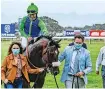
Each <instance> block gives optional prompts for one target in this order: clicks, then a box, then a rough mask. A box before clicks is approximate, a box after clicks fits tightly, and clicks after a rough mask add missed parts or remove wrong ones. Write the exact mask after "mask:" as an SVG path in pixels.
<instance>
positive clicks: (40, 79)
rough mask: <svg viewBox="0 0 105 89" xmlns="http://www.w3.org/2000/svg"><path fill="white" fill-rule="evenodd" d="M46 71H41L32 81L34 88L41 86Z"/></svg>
mask: <svg viewBox="0 0 105 89" xmlns="http://www.w3.org/2000/svg"><path fill="white" fill-rule="evenodd" d="M45 76H46V72H43V73H41V74H40V75H39V76H38V80H37V81H36V82H35V83H34V86H33V87H34V88H42V87H43V84H44V81H45Z"/></svg>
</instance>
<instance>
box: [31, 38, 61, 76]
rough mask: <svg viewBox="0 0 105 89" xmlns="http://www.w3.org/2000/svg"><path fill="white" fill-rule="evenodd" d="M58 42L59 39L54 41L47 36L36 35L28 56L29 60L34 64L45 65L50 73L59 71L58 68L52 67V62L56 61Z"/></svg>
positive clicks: (55, 73)
mask: <svg viewBox="0 0 105 89" xmlns="http://www.w3.org/2000/svg"><path fill="white" fill-rule="evenodd" d="M58 43H59V41H55V40H53V39H52V38H51V37H48V36H41V37H38V38H37V39H36V42H35V44H34V45H33V47H32V51H31V53H30V58H29V59H30V61H31V62H32V63H33V64H34V65H35V66H38V67H46V68H47V69H49V70H50V71H51V74H54V75H57V74H58V73H59V68H58V67H53V66H52V62H57V61H58V54H59V51H58V48H59V47H60V46H59V44H58ZM35 52H36V53H35ZM38 53H39V54H38ZM38 55H39V56H38Z"/></svg>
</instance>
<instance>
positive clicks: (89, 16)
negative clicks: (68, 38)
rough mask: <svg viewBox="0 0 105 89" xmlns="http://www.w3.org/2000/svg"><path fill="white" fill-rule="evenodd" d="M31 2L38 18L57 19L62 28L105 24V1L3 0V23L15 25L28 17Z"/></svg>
mask: <svg viewBox="0 0 105 89" xmlns="http://www.w3.org/2000/svg"><path fill="white" fill-rule="evenodd" d="M31 2H34V4H36V5H37V6H38V8H39V12H38V16H48V17H50V18H52V19H55V20H57V21H58V22H59V25H61V26H72V27H74V26H78V27H83V26H85V25H93V24H103V23H105V0H1V23H2V24H9V23H14V22H17V21H18V18H22V17H24V16H26V15H27V12H26V11H27V7H28V6H29V5H30V3H31Z"/></svg>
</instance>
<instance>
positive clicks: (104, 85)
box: [102, 65, 105, 88]
mask: <svg viewBox="0 0 105 89" xmlns="http://www.w3.org/2000/svg"><path fill="white" fill-rule="evenodd" d="M102 79H103V88H105V65H102Z"/></svg>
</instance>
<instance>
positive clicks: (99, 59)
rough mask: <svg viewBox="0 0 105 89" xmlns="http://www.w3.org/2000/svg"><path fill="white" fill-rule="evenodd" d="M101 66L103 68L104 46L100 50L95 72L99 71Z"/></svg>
mask: <svg viewBox="0 0 105 89" xmlns="http://www.w3.org/2000/svg"><path fill="white" fill-rule="evenodd" d="M101 64H102V65H104V66H105V46H104V47H102V48H101V49H100V52H99V54H98V57H97V61H96V71H99V67H100V65H101Z"/></svg>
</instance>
